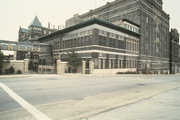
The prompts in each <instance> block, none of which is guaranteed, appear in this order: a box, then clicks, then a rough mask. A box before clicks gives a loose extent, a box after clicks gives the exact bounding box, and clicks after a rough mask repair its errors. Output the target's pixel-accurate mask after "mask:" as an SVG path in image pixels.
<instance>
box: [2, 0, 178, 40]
mask: <svg viewBox="0 0 180 120" xmlns="http://www.w3.org/2000/svg"><path fill="white" fill-rule="evenodd" d="M112 1H114V0H0V40H12V41H17V40H18V30H19V27H20V26H21V27H23V28H28V26H29V25H30V23H31V22H32V20H33V19H34V17H35V16H38V18H39V20H40V21H41V23H42V25H43V26H44V27H47V26H48V22H50V23H51V27H53V25H55V27H56V28H57V26H58V25H65V20H67V19H68V18H71V17H72V16H73V15H74V14H76V13H79V14H82V13H85V12H88V11H89V10H90V9H94V8H96V7H99V6H101V5H104V4H106V2H112ZM179 5H180V0H163V10H164V11H165V12H166V13H168V14H170V18H171V19H170V27H171V28H177V29H178V31H180V24H179V22H180V15H179V14H180V13H179V12H180V6H179Z"/></svg>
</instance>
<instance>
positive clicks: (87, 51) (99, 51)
mask: <svg viewBox="0 0 180 120" xmlns="http://www.w3.org/2000/svg"><path fill="white" fill-rule="evenodd" d="M92 52H96V53H104V54H114V55H123V56H131V57H138V56H139V55H135V54H126V53H118V52H107V51H103V50H84V51H77V53H92ZM61 54H67V53H66V52H62V53H61Z"/></svg>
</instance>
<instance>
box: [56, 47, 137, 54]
mask: <svg viewBox="0 0 180 120" xmlns="http://www.w3.org/2000/svg"><path fill="white" fill-rule="evenodd" d="M87 47H101V48H108V49H114V50H122V51H126V52H134V53H135V54H138V53H139V52H136V51H130V50H125V49H119V48H113V47H106V46H101V45H89V46H82V47H74V48H75V49H76V48H87ZM71 49H72V48H66V49H58V50H53V51H55V52H59V51H60V50H71Z"/></svg>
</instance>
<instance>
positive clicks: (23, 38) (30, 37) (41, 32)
mask: <svg viewBox="0 0 180 120" xmlns="http://www.w3.org/2000/svg"><path fill="white" fill-rule="evenodd" d="M55 31H56V29H51V28H50V23H49V24H48V28H46V27H43V26H42V24H41V22H40V21H39V19H38V17H37V16H36V17H35V18H34V20H33V21H32V23H31V24H30V25H29V27H28V29H26V28H22V27H20V28H19V34H18V41H19V42H29V43H36V42H37V39H38V38H40V37H43V36H45V35H48V34H51V33H52V32H55ZM25 58H29V59H38V53H29V54H28V53H27V52H21V51H18V52H17V55H16V59H17V60H24V59H25Z"/></svg>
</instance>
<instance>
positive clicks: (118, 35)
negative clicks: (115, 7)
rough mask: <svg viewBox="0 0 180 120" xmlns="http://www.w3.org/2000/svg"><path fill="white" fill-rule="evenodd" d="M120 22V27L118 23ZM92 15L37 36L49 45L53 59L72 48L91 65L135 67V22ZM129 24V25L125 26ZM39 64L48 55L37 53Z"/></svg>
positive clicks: (136, 59) (136, 64) (137, 38)
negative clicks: (103, 18) (60, 28)
mask: <svg viewBox="0 0 180 120" xmlns="http://www.w3.org/2000/svg"><path fill="white" fill-rule="evenodd" d="M120 26H121V27H120ZM120 26H118V25H114V24H111V23H109V22H106V21H103V20H99V19H97V18H92V19H90V20H87V21H84V22H81V23H79V24H76V25H73V26H71V27H68V28H65V29H63V30H59V31H57V32H54V33H52V34H50V35H46V36H44V37H41V38H39V39H38V41H39V42H41V43H47V44H50V45H52V47H53V51H52V55H53V63H52V64H56V61H57V60H59V59H61V60H63V59H64V58H66V57H67V52H68V51H70V50H72V49H75V51H76V52H77V53H78V55H79V56H80V57H81V58H82V59H83V60H84V61H86V63H87V64H88V63H89V61H93V62H94V68H95V69H107V70H108V69H119V71H120V70H121V69H126V70H127V71H128V70H134V71H136V68H137V67H138V61H139V60H138V59H139V40H140V34H139V27H140V26H139V25H138V24H136V23H134V22H129V21H128V20H123V21H121V25H120ZM127 26H131V27H132V28H133V29H128V27H127ZM40 59H41V61H42V62H40V64H44V63H45V64H46V65H48V64H49V63H50V62H49V58H48V57H47V56H44V57H43V55H42V56H41V58H40Z"/></svg>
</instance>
